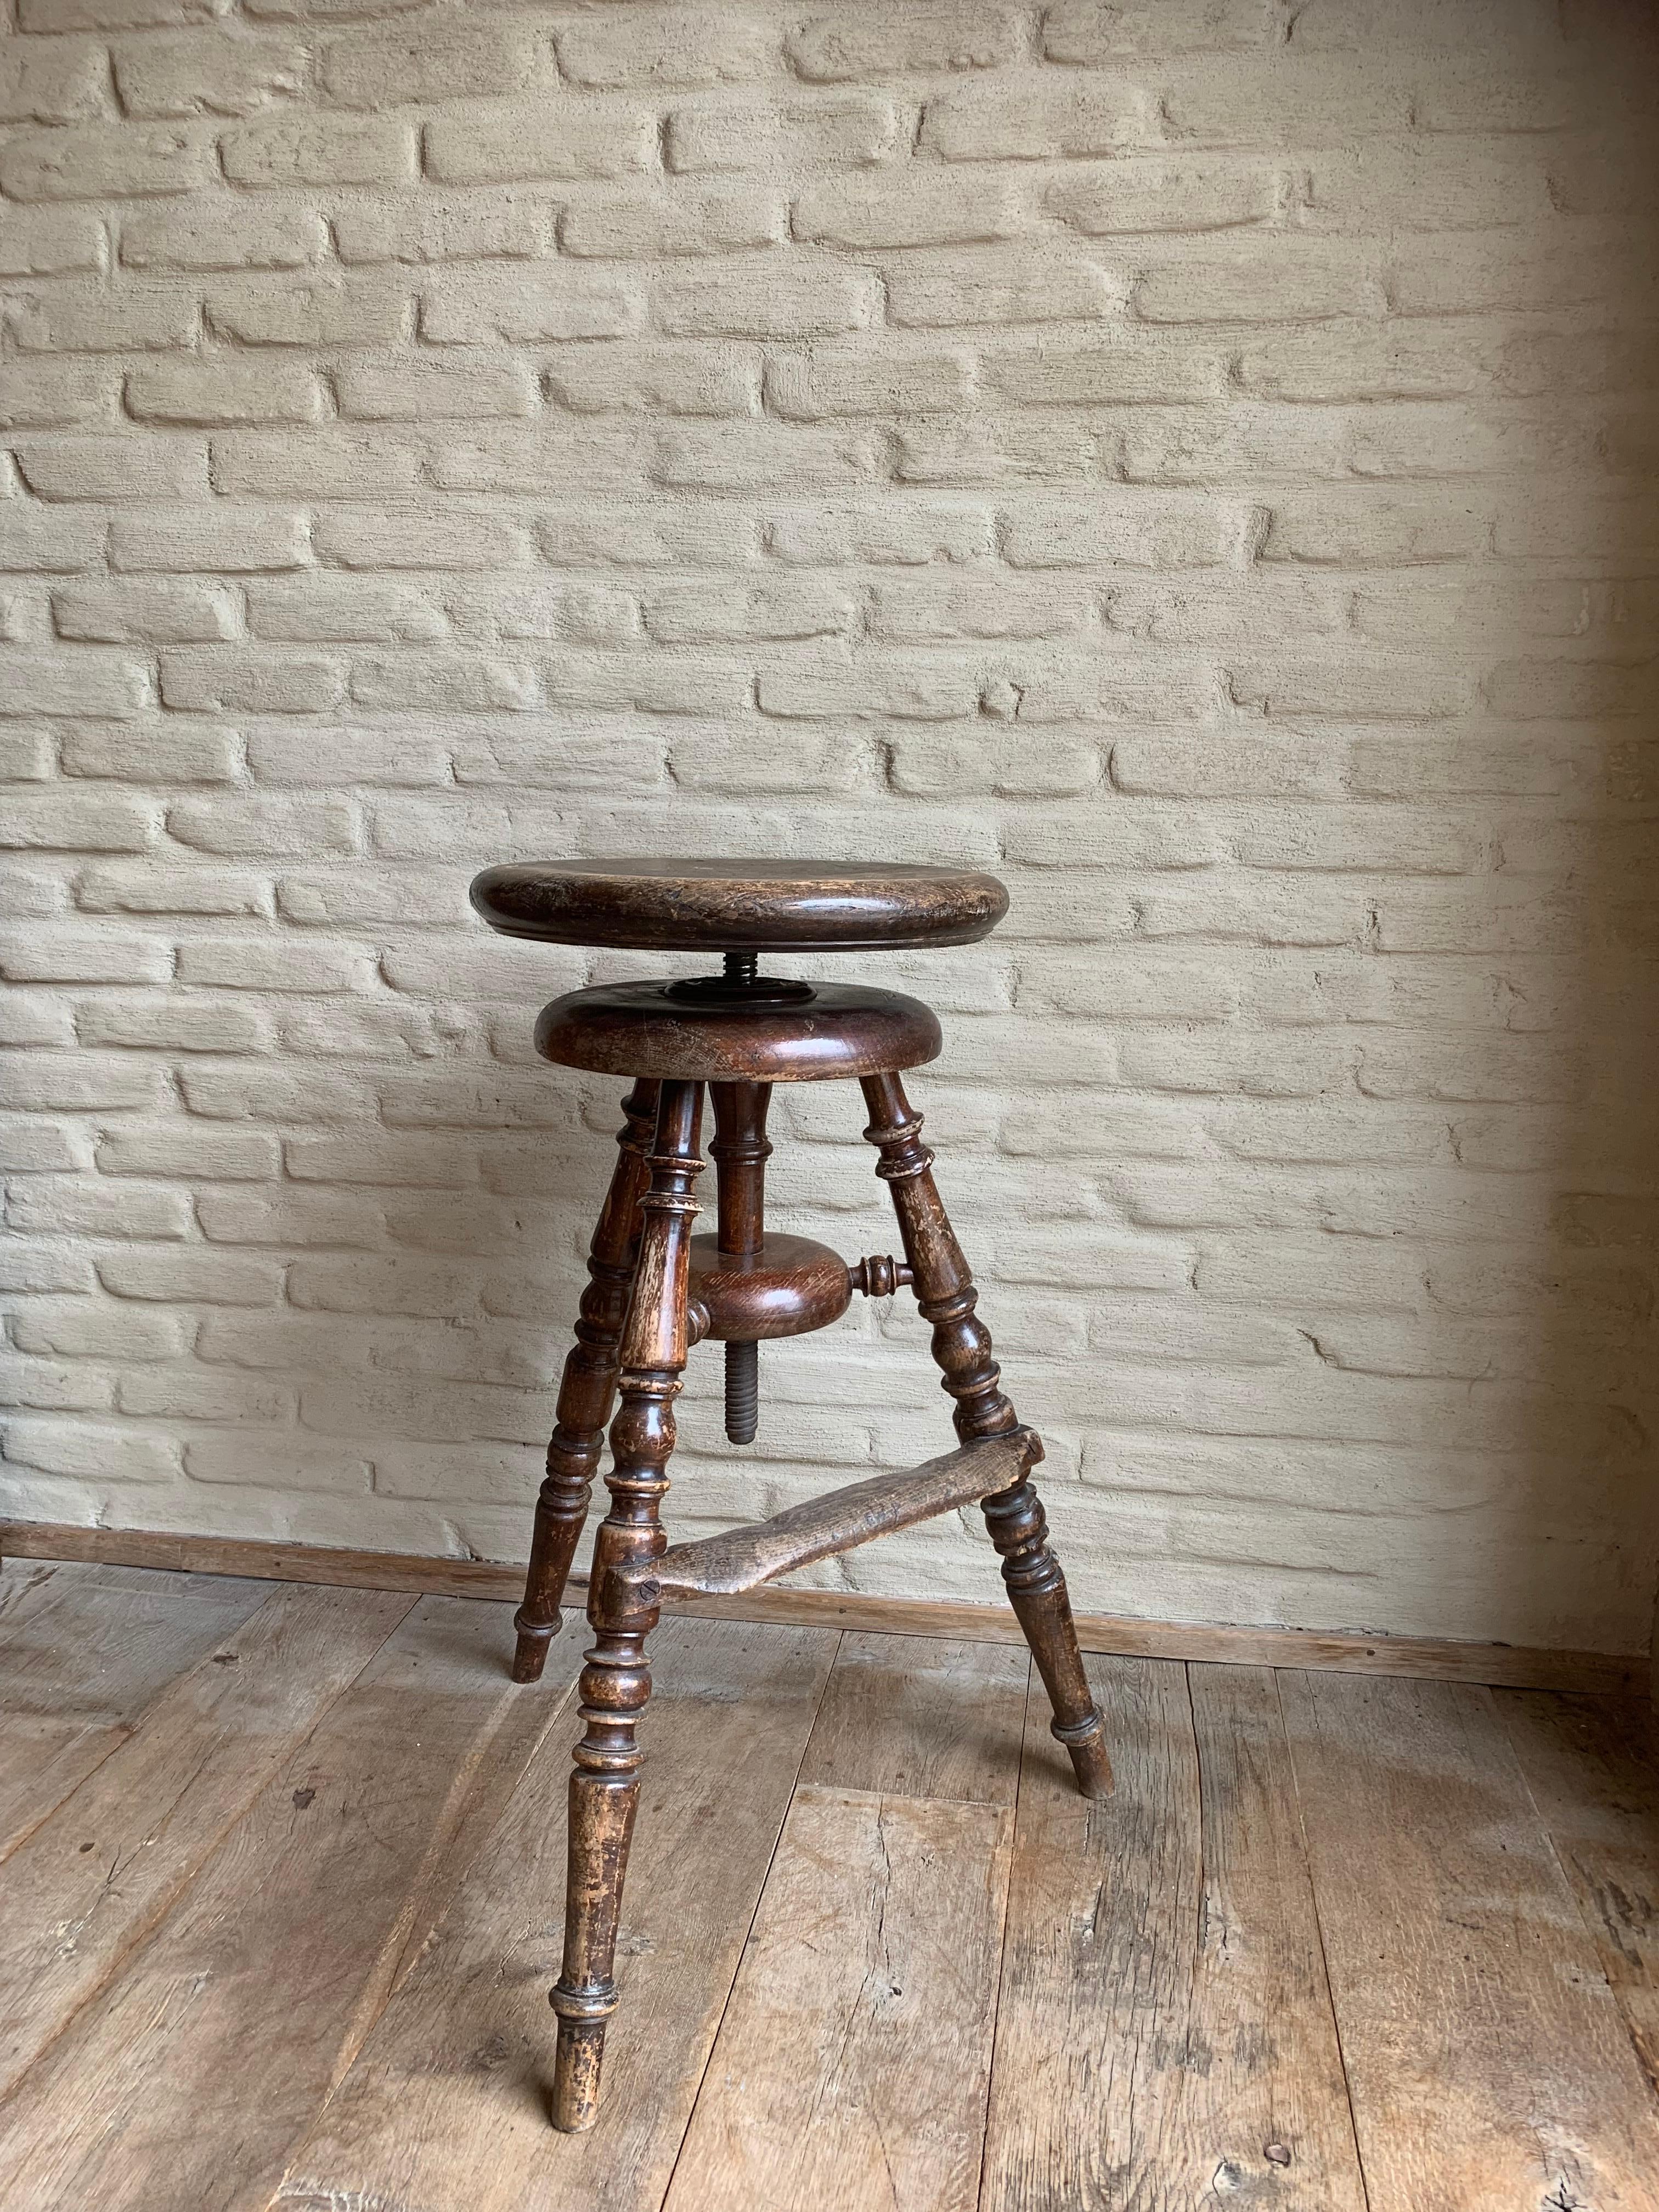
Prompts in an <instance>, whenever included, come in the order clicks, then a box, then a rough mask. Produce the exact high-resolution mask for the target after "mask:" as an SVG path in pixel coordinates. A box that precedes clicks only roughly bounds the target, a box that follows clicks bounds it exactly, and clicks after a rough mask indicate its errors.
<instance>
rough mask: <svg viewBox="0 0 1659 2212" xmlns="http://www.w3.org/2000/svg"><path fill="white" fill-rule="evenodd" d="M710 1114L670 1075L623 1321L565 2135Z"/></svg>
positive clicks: (590, 2012)
mask: <svg viewBox="0 0 1659 2212" xmlns="http://www.w3.org/2000/svg"><path fill="white" fill-rule="evenodd" d="M701 1123H702V1085H701V1084H697V1083H665V1084H664V1085H662V1089H661V1093H660V1099H659V1108H658V1113H657V1125H656V1137H655V1141H654V1143H653V1146H652V1149H651V1152H650V1154H649V1159H648V1165H649V1168H650V1174H651V1181H650V1187H649V1188H648V1189H647V1191H646V1193H645V1195H644V1197H643V1198H642V1199H641V1201H640V1208H641V1217H642V1227H641V1232H640V1248H639V1262H638V1267H637V1269H636V1271H635V1281H634V1297H633V1301H632V1304H630V1306H629V1314H628V1321H627V1324H626V1327H625V1328H624V1330H623V1341H622V1359H621V1370H622V1371H621V1377H620V1390H621V1403H620V1405H619V1407H618V1408H617V1418H616V1419H615V1420H614V1421H613V1422H612V1424H611V1456H612V1461H613V1465H612V1468H611V1473H610V1474H608V1475H607V1476H606V1477H605V1482H606V1486H607V1487H608V1488H609V1490H610V1492H611V1510H610V1511H609V1513H607V1514H606V1516H605V1519H604V1521H603V1522H601V1523H600V1524H599V1535H598V1537H597V1539H596V1541H595V1543H594V1547H593V1572H592V1580H591V1582H590V1583H589V1586H588V1601H587V1617H588V1620H589V1621H590V1622H591V1623H592V1628H593V1637H594V1640H593V1644H592V1649H591V1650H589V1652H588V1654H587V1663H586V1666H585V1667H584V1668H583V1669H582V1676H581V1683H580V1709H579V1710H580V1718H581V1721H582V1724H583V1734H582V1738H581V1741H580V1743H579V1744H578V1745H577V1746H576V1751H575V1771H574V1773H573V1774H572V1776H571V1778H570V1817H569V1844H568V1880H567V1887H566V1892H565V1920H564V1964H563V1968H562V1972H561V1973H560V1976H559V1978H558V1981H557V1983H556V1984H555V1986H554V1988H553V1990H552V1991H551V1993H550V2002H551V2004H552V2007H553V2009H554V2011H555V2012H556V2014H557V2015H558V2016H559V2033H558V2051H557V2054H556V2058H555V2061H554V2075H553V2098H552V2113H551V2117H552V2120H553V2124H554V2126H555V2127H556V2128H562V2129H563V2130H565V2131H566V2132H567V2133H568V2134H574V2133H577V2132H580V2130H582V2129H585V2128H591V2127H592V2124H593V2121H594V2118H595V2117H596V2115H597V2112H598V2110H599V2065H600V2061H601V2058H602V2057H603V2055H604V2051H605V2023H606V2022H607V2021H609V2019H610V2017H611V2014H612V2013H613V2012H614V2011H615V2010H616V2008H617V1985H616V1983H615V1981H614V1980H613V1978H612V1976H611V1968H612V1966H613V1965H614V1963H615V1960H616V1952H617V1917H618V1915H619V1913H620V1911H621V1909H622V1894H623V1879H624V1877H625V1875H626V1874H627V1871H628V1849H629V1842H630V1841H631V1839H632V1837H633V1832H634V1814H635V1808H637V1806H638V1803H639V1795H640V1779H639V1777H640V1758H641V1754H640V1747H639V1741H638V1729H639V1723H640V1719H641V1715H642V1714H643V1713H644V1711H645V1708H646V1705H647V1702H648V1700H649V1699H650V1695H651V1669H650V1668H649V1666H648V1665H647V1662H646V1656H645V1642H646V1638H647V1636H648V1635H649V1633H650V1632H651V1631H652V1629H653V1628H654V1627H655V1626H656V1624H657V1608H656V1607H655V1606H654V1605H645V1604H642V1603H641V1601H640V1599H639V1598H638V1597H637V1596H636V1595H635V1593H634V1592H633V1591H632V1590H631V1589H629V1586H628V1584H627V1583H624V1582H623V1580H622V1579H621V1578H620V1577H619V1576H618V1574H617V1569H618V1568H620V1567H623V1566H624V1565H629V1563H631V1562H634V1561H638V1560H643V1559H655V1558H657V1557H658V1556H659V1554H660V1553H661V1552H662V1550H663V1549H664V1547H665V1537H664V1534H663V1530H662V1528H661V1526H660V1523H659V1508H660V1505H661V1502H662V1498H663V1495H664V1492H665V1491H666V1490H667V1488H668V1472H667V1469H668V1462H669V1458H670V1455H671V1453H672V1451H673V1449H674V1401H675V1399H676V1398H677V1397H678V1395H679V1389H680V1375H681V1371H682V1370H683V1369H684V1365H685V1352H686V1322H685V1306H686V1279H687V1273H688V1269H689V1257H688V1250H687V1248H688V1245H689V1243H690V1233H691V1222H692V1218H693V1217H694V1216H695V1215H696V1212H697V1202H696V1199H695V1198H694V1197H693V1196H692V1194H691V1191H692V1185H693V1183H694V1182H695V1181H696V1177H697V1176H698V1175H699V1174H700V1173H701V1172H702V1158H700V1156H699V1152H698V1143H699V1137H700V1133H701Z"/></svg>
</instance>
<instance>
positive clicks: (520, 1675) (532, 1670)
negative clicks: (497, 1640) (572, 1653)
mask: <svg viewBox="0 0 1659 2212" xmlns="http://www.w3.org/2000/svg"><path fill="white" fill-rule="evenodd" d="M558 1632H559V1624H558V1622H557V1621H555V1622H554V1624H553V1626H551V1627H550V1628H521V1629H520V1631H519V1641H518V1644H517V1645H516V1646H515V1647H514V1650H513V1680H514V1681H515V1682H539V1681H540V1680H541V1679H542V1668H544V1666H545V1665H546V1664H547V1647H548V1645H549V1644H550V1643H551V1642H552V1641H553V1638H555V1637H556V1635H557V1634H558Z"/></svg>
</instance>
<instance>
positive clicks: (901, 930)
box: [471, 858, 1008, 952]
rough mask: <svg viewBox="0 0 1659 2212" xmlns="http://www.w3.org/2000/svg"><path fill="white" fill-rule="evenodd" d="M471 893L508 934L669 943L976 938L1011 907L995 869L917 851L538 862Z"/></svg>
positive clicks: (831, 945) (820, 945) (495, 872)
mask: <svg viewBox="0 0 1659 2212" xmlns="http://www.w3.org/2000/svg"><path fill="white" fill-rule="evenodd" d="M471 896H472V904H473V906H474V908H476V909H477V912H478V913H479V914H481V915H483V918H484V920H485V921H487V922H488V923H489V926H490V927H491V928H492V929H499V930H501V931H502V932H503V933H505V934H506V935H507V936H509V937H536V938H543V939H551V940H552V941H553V942H554V943H556V944H560V945H621V946H627V947H630V948H633V949H634V950H636V951H664V952H700V951H706V950H707V951H726V950H731V951H768V952H813V951H840V952H860V951H896V950H897V949H899V948H900V947H902V946H914V945H971V944H972V943H973V942H974V940H975V939H976V938H981V937H984V936H985V935H987V933H988V932H990V931H991V930H993V929H994V928H995V927H996V925H997V924H998V922H1000V921H1001V919H1002V917H1003V915H1005V914H1006V912H1007V911H1008V894H1007V892H1006V890H1004V889H1003V887H1002V885H1001V884H1000V883H999V882H998V881H997V879H996V878H995V877H994V876H987V875H985V874H982V873H981V872H980V871H979V870H978V869H976V868H933V867H926V866H920V865H917V864H915V863H912V862H908V861H881V862H870V863H860V862H857V861H847V860H750V859H747V858H744V859H740V860H684V859H675V860H527V861H520V862H514V863H510V864H508V865H507V866H501V867H495V868H486V869H485V870H484V872H483V874H482V875H480V876H477V877H475V878H473V882H472V893H471Z"/></svg>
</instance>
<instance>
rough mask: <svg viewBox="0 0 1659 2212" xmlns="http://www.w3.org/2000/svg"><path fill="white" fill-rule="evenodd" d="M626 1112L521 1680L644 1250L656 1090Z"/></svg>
mask: <svg viewBox="0 0 1659 2212" xmlns="http://www.w3.org/2000/svg"><path fill="white" fill-rule="evenodd" d="M623 1115H624V1116H625V1119H624V1121H623V1126H622V1128H621V1129H620V1131H619V1132H618V1133H617V1146H618V1147H619V1151H618V1156H617V1166H616V1171H615V1173H614V1174H613V1175H612V1176H611V1188H610V1189H609V1190H608V1191H607V1192H606V1194H605V1205H604V1207H603V1208H602V1210H601V1212H600V1214H599V1226H598V1227H597V1228H596V1229H595V1230H594V1231H593V1242H592V1246H591V1247H590V1249H589V1251H588V1255H587V1277H588V1280H587V1288H586V1290H585V1291H583V1292H582V1301H581V1308H580V1315H579V1316H578V1319H577V1322H576V1328H575V1336H576V1341H575V1343H574V1345H573V1346H571V1349H570V1352H569V1355H568V1358H566V1360H565V1363H564V1373H563V1375H562V1376H561V1378H560V1382H559V1401H558V1408H557V1413H556V1420H555V1425H554V1430H553V1437H552V1441H551V1442H550V1443H549V1445H548V1447H547V1479H546V1480H545V1481H544V1483H543V1484H542V1487H541V1495H540V1496H539V1497H538V1498H537V1500H536V1522H535V1528H534V1531H533V1533H532V1537H531V1543H530V1571H529V1573H528V1575H527V1576H526V1580H525V1591H524V1603H523V1604H522V1605H521V1606H520V1607H519V1610H518V1612H517V1613H515V1614H514V1616H513V1627H514V1628H515V1629H516V1630H517V1632H518V1648H517V1650H516V1651H515V1652H514V1655H513V1680H514V1681H515V1682H537V1681H539V1680H541V1673H542V1668H543V1666H544V1663H545V1662H546V1659H547V1647H548V1645H549V1644H550V1643H551V1642H552V1640H553V1638H555V1637H556V1635H557V1634H558V1632H559V1627H560V1623H561V1620H562V1615H561V1613H560V1610H559V1607H560V1603H561V1601H562V1598H563V1596H564V1586H565V1583H567V1582H568V1579H569V1577H570V1563H571V1561H572V1560H573V1559H574V1558H575V1556H576V1546H577V1544H578V1543H579V1542H580V1539H581V1533H582V1525H583V1523H584V1522H586V1519H587V1504H588V1500H589V1498H591V1497H592V1492H593V1476H594V1474H595V1472H596V1471H597V1469H598V1467H599V1454H600V1451H601V1449H603V1447H604V1443H605V1423H606V1422H607V1421H608V1420H609V1419H611V1401H612V1399H613V1397H614V1396H615V1395H616V1388H617V1345H618V1343H619V1341H620V1340H621V1337H622V1330H623V1321H624V1319H625V1318H626V1316H627V1313H628V1293H629V1285H631V1284H632V1282H633V1279H634V1263H635V1257H636V1255H637V1254H638V1249H639V1236H640V1199H641V1195H642V1194H643V1192H644V1189H645V1182H646V1165H645V1157H646V1154H647V1152H648V1151H649V1149H650V1145H651V1137H652V1132H653V1129H654V1128H655V1127H656V1120H657V1085H655V1084H654V1083H648V1082H640V1083H636V1084H635V1085H634V1088H633V1089H632V1090H631V1091H629V1094H628V1096H627V1097H626V1098H624V1099H623Z"/></svg>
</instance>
